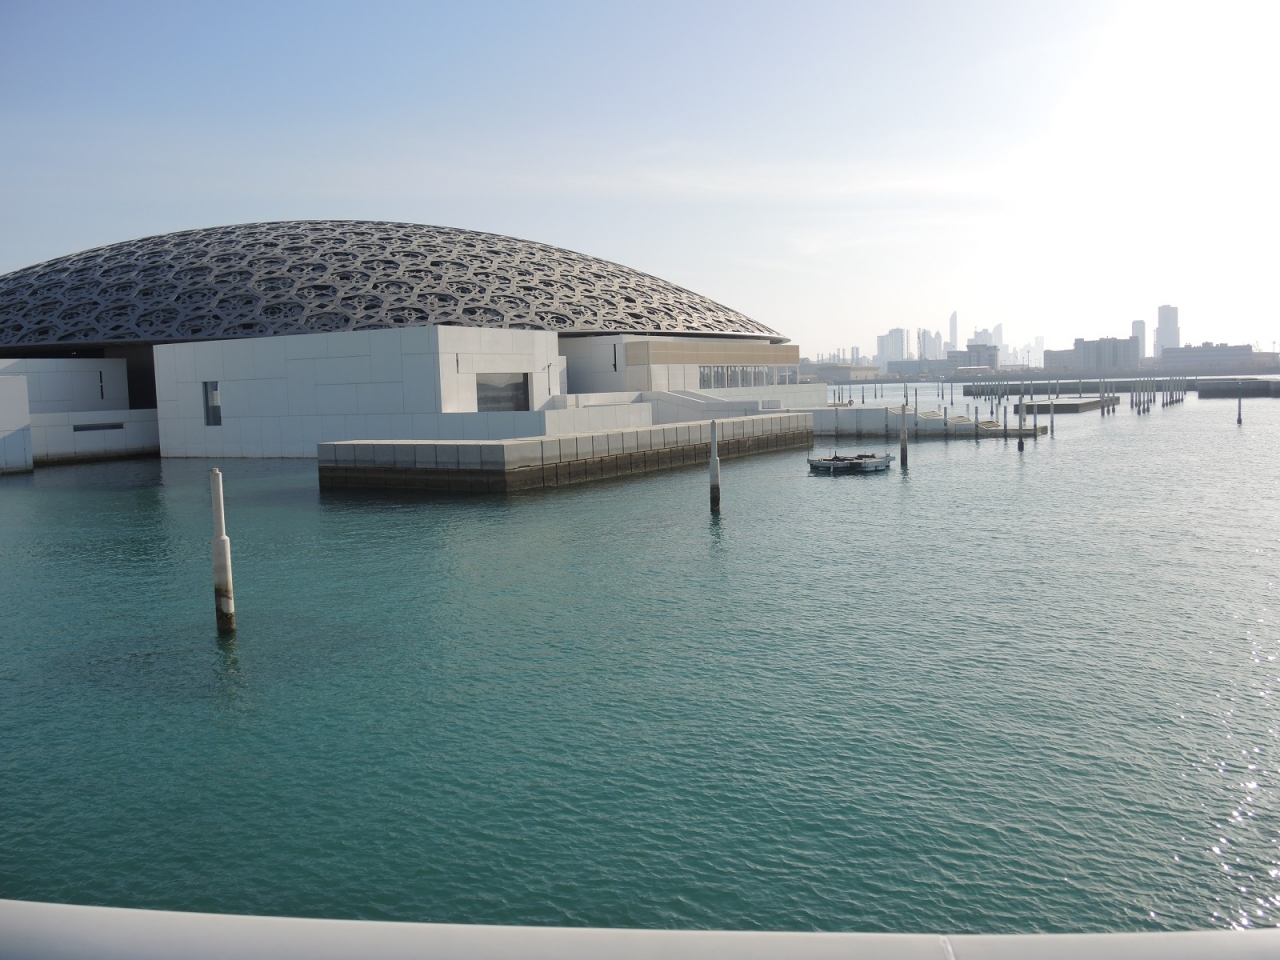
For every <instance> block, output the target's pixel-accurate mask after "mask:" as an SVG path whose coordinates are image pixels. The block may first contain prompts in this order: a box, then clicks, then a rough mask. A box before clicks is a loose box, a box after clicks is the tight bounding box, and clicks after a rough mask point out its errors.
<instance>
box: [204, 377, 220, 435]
mask: <svg viewBox="0 0 1280 960" xmlns="http://www.w3.org/2000/svg"><path fill="white" fill-rule="evenodd" d="M204 425H205V426H206V427H220V426H222V398H221V397H220V396H219V395H218V381H217V380H206V381H205V382H204Z"/></svg>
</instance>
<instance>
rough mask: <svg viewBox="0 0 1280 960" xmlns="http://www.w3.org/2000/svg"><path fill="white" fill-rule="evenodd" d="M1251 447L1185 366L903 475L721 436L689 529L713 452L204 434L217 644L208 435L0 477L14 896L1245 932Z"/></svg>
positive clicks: (1263, 797)
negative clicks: (264, 444) (555, 480)
mask: <svg viewBox="0 0 1280 960" xmlns="http://www.w3.org/2000/svg"><path fill="white" fill-rule="evenodd" d="M921 399H922V402H923V400H924V398H923V397H922V398H921ZM1125 402H1126V403H1127V397H1126V399H1125ZM867 446H868V445H863V446H862V448H863V449H866V448H867ZM853 448H854V446H853V445H848V446H842V449H845V450H849V449H853ZM1278 455H1280V402H1277V401H1267V400H1259V401H1253V402H1250V403H1246V406H1245V424H1244V426H1243V427H1242V428H1237V427H1236V425H1235V403H1234V402H1230V401H1204V402H1199V401H1197V400H1196V399H1195V398H1194V396H1193V397H1191V398H1189V399H1188V401H1187V403H1186V404H1184V405H1182V406H1178V407H1173V408H1170V409H1167V410H1160V409H1157V410H1155V411H1154V412H1153V413H1152V415H1151V416H1149V417H1141V418H1139V417H1136V416H1133V415H1132V414H1130V412H1129V410H1128V409H1127V407H1125V406H1122V407H1121V409H1120V414H1119V415H1118V416H1116V417H1112V418H1107V419H1103V418H1101V417H1099V416H1098V415H1096V414H1083V415H1078V416H1062V417H1058V418H1057V436H1056V437H1055V438H1054V439H1053V440H1047V439H1042V440H1040V441H1039V442H1038V443H1035V444H1030V443H1029V444H1028V449H1027V451H1026V452H1025V453H1023V454H1021V455H1019V454H1018V452H1017V449H1016V443H1012V442H1011V443H1008V444H1006V443H1004V442H1000V441H994V440H989V441H983V442H982V443H981V444H975V443H973V442H971V441H960V442H951V443H947V444H943V443H933V444H921V445H920V446H917V447H913V449H912V451H911V470H910V473H909V475H907V476H904V475H903V474H901V473H900V472H898V471H897V470H896V469H895V470H894V472H892V473H890V474H888V475H880V476H865V477H843V478H834V479H833V478H816V477H810V476H809V475H808V474H807V471H806V469H805V462H804V458H805V454H804V453H803V452H790V453H781V454H772V455H766V456H759V457H754V458H750V459H743V460H730V461H725V463H724V476H723V484H724V513H723V516H722V518H721V519H719V520H718V521H716V520H712V519H710V518H709V517H708V512H707V491H706V475H705V472H704V471H703V470H701V469H694V470H688V471H680V472H672V473H666V474H653V475H649V476H646V477H641V478H635V479H629V480H621V481H616V482H606V483H598V484H594V485H588V486H582V487H577V488H568V489H561V490H558V491H554V492H551V493H537V494H528V495H519V496H511V497H508V498H484V499H462V500H448V501H409V500H399V499H396V498H382V497H363V496H360V497H357V496H349V495H343V496H333V495H328V494H326V495H321V494H320V493H319V492H318V490H317V486H316V478H315V464H314V462H312V461H301V462H291V461H234V460H228V461H221V462H219V463H218V464H217V465H218V466H220V467H221V468H222V469H223V471H224V473H225V475H226V491H227V493H226V495H227V512H228V517H229V528H230V529H229V533H230V535H231V538H232V549H233V552H234V561H235V577H236V602H237V608H238V613H239V621H240V630H239V634H238V636H237V638H236V640H235V641H234V642H233V643H226V644H219V642H218V640H217V637H216V634H215V633H214V631H213V601H212V590H211V585H210V564H209V535H210V530H209V526H210V519H209V499H208V479H207V474H208V469H209V467H210V466H211V465H214V464H213V463H211V462H210V461H199V460H168V461H163V462H161V461H159V460H152V461H145V460H143V461H128V462H117V463H111V464H98V465H86V466H78V467H63V468H51V469H44V470H40V471H38V472H37V473H36V474H35V475H34V476H26V477H6V478H0V896H3V897H14V898H24V899H39V900H54V901H66V902H74V903H91V904H112V905H122V906H138V907H158V908H166V909H178V910H207V911H219V912H243V913H278V914H292V915H305V916H327V917H360V918H381V919H398V920H435V921H456V922H468V923H532V924H591V925H603V926H640V927H684V928H690V927H714V928H743V929H757V928H764V929H794V930H808V929H816V930H864V931H868V930H888V931H938V932H970V931H978V932H1009V931H1102V930H1108V931H1114V930H1156V929H1184V928H1211V927H1225V926H1232V925H1273V924H1275V923H1277V922H1280V809H1278V807H1280V804H1278V791H1280V772H1278V771H1280V743H1278V742H1277V740H1278V733H1280V702H1278V701H1280V679H1278V675H1280V661H1277V656H1278V655H1280V628H1277V625H1276V608H1277V601H1278V598H1277V581H1280V562H1278V560H1277V548H1278V547H1280V542H1278V541H1280V479H1278V478H1280V462H1278V461H1280V456H1278Z"/></svg>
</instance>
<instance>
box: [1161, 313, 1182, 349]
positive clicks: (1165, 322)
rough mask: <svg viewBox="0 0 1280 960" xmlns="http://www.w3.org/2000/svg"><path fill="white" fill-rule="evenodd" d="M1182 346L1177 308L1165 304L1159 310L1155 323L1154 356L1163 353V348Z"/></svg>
mask: <svg viewBox="0 0 1280 960" xmlns="http://www.w3.org/2000/svg"><path fill="white" fill-rule="evenodd" d="M1180 346H1182V338H1181V336H1180V334H1179V332H1178V308H1177V307H1171V306H1169V305H1168V304H1165V305H1164V306H1162V307H1161V308H1160V312H1159V314H1158V321H1157V323H1156V349H1155V355H1156V356H1157V357H1159V356H1160V355H1161V354H1162V353H1164V348H1165V347H1180Z"/></svg>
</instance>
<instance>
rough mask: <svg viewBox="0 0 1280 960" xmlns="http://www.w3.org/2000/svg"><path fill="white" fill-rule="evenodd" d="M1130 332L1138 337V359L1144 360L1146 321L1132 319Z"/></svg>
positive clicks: (1145, 352)
mask: <svg viewBox="0 0 1280 960" xmlns="http://www.w3.org/2000/svg"><path fill="white" fill-rule="evenodd" d="M1132 333H1133V335H1134V336H1135V337H1137V338H1138V359H1140V360H1145V359H1146V356H1147V321H1145V320H1135V321H1133V330H1132Z"/></svg>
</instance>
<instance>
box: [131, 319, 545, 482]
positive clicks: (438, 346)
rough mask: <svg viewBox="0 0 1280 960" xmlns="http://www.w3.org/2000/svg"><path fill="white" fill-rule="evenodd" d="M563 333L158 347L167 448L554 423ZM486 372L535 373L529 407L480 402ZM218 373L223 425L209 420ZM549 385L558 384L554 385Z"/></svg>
mask: <svg viewBox="0 0 1280 960" xmlns="http://www.w3.org/2000/svg"><path fill="white" fill-rule="evenodd" d="M556 339H557V338H556V334H554V333H551V332H547V331H541V330H485V329H474V328H469V327H410V328H407V329H404V330H370V331H352V332H342V333H320V334H307V335H300V336H291V337H271V338H264V339H260V340H226V341H216V342H212V343H184V344H165V345H161V346H157V347H156V348H155V358H156V393H157V401H158V405H159V425H160V426H159V430H160V448H161V453H162V454H163V455H164V456H167V457H208V456H231V457H314V456H315V450H316V444H317V443H321V442H326V441H335V440H411V439H432V438H441V439H459V440H461V439H478V440H486V439H503V438H506V437H515V436H536V435H538V434H541V433H543V432H544V423H545V421H544V418H543V416H542V413H541V410H540V409H539V408H541V407H546V406H548V403H549V401H550V398H551V396H552V395H553V394H554V393H556V392H560V391H562V390H563V388H564V383H565V371H564V366H565V362H564V358H562V357H561V356H560V355H559V353H558V351H557V348H556ZM477 373H527V374H529V383H530V406H532V407H533V408H534V409H533V410H531V411H527V412H518V411H513V412H504V413H479V412H477V411H476V374H477ZM209 380H216V381H217V382H218V390H219V394H220V399H221V403H222V425H221V426H216V427H211V426H206V425H205V422H204V393H203V384H204V382H205V381H209ZM548 388H550V389H548Z"/></svg>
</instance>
